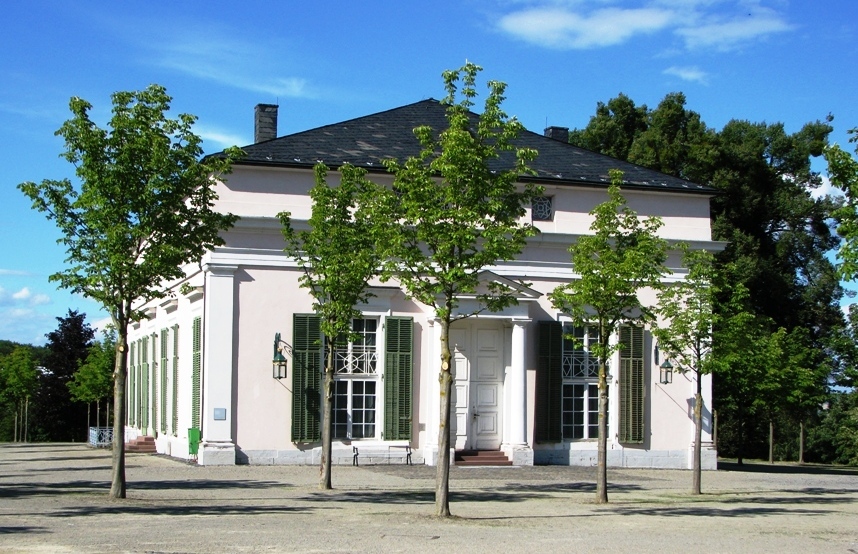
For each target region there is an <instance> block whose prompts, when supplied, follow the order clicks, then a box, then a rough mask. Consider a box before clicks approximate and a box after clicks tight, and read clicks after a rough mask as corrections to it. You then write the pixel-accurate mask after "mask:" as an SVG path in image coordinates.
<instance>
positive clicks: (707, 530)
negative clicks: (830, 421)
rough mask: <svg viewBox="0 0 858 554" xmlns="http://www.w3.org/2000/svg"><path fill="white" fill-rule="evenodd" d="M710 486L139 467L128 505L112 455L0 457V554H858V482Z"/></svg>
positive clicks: (814, 471) (752, 476)
mask: <svg viewBox="0 0 858 554" xmlns="http://www.w3.org/2000/svg"><path fill="white" fill-rule="evenodd" d="M721 467H722V469H720V470H719V471H717V472H705V473H704V475H703V489H704V494H703V495H702V496H692V495H690V494H689V493H688V490H689V489H690V486H691V473H690V472H688V471H672V470H628V469H624V470H611V471H609V472H608V481H609V495H610V504H608V505H597V504H594V503H593V498H594V496H595V486H594V482H595V471H594V469H593V468H577V467H558V466H550V467H545V466H543V467H523V468H456V467H454V468H452V470H451V482H450V490H451V491H452V492H451V510H452V512H453V513H454V515H455V517H453V518H449V519H445V520H440V519H437V518H435V517H432V516H431V514H432V513H433V511H434V494H433V490H434V476H435V469H434V468H431V467H426V466H404V465H381V466H362V467H351V466H336V467H334V468H333V479H334V487H336V488H335V490H333V491H324V492H323V491H319V490H318V489H317V480H318V469H317V468H315V467H304V466H230V467H200V466H196V465H192V464H187V463H185V462H182V461H177V460H174V459H171V458H166V457H162V456H149V455H142V454H129V455H128V457H127V477H128V498H127V499H125V500H122V501H111V500H108V498H107V491H108V489H109V479H110V453H109V452H108V451H105V450H93V449H90V448H88V447H86V446H83V445H80V444H27V445H21V444H0V552H87V553H99V552H174V553H176V552H188V553H190V552H200V553H206V554H211V553H218V552H421V553H423V552H440V551H448V552H450V551H453V552H455V551H464V550H470V551H473V552H483V551H497V550H500V549H502V550H509V549H520V550H532V551H534V552H611V553H614V554H616V553H618V552H665V553H672V552H680V551H695V552H778V553H787V552H802V553H804V554H817V553H823V552H826V553H827V552H835V553H836V552H851V553H855V554H858V517H856V516H858V471H855V470H847V469H832V468H823V467H815V466H789V465H775V466H769V465H767V464H746V465H745V466H743V467H741V468H740V467H738V466H736V465H735V464H730V463H722V464H721Z"/></svg>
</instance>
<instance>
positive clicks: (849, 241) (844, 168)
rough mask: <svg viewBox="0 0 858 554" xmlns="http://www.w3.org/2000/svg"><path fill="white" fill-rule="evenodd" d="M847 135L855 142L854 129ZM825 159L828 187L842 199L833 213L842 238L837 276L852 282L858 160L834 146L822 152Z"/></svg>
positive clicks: (857, 270)
mask: <svg viewBox="0 0 858 554" xmlns="http://www.w3.org/2000/svg"><path fill="white" fill-rule="evenodd" d="M849 134H850V135H851V136H850V137H849V142H852V143H858V127H856V128H854V129H850V130H849ZM855 151H856V152H858V147H856V150H855ZM825 160H826V161H827V162H828V176H829V179H831V184H832V185H834V186H836V187H837V188H839V189H840V190H842V191H843V194H844V195H845V196H846V201H845V203H844V204H843V206H841V207H840V208H839V209H838V210H836V211H835V212H834V216H835V217H836V218H837V221H838V223H839V226H838V228H837V232H838V233H840V235H841V236H842V237H843V242H842V243H841V244H840V249H839V250H838V252H837V258H838V260H839V267H838V270H839V271H840V274H841V275H842V276H843V278H844V279H847V280H850V281H853V280H855V278H856V277H858V161H856V160H855V159H854V158H853V157H852V156H851V155H850V154H849V153H848V152H846V151H844V150H843V149H842V148H840V146H838V145H836V144H835V145H832V146H829V147H827V148H826V149H825Z"/></svg>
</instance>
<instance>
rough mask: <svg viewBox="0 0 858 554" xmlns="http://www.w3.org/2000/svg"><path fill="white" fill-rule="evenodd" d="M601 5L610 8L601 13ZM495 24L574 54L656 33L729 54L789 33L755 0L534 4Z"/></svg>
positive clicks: (556, 0)
mask: <svg viewBox="0 0 858 554" xmlns="http://www.w3.org/2000/svg"><path fill="white" fill-rule="evenodd" d="M606 3H610V4H612V5H611V6H610V7H605V4H606ZM514 4H516V9H515V11H512V12H510V13H507V14H506V15H504V16H502V17H501V18H500V19H499V21H498V27H499V28H500V29H501V30H502V31H503V32H505V33H507V34H509V35H511V36H514V37H516V38H519V39H522V40H524V41H526V42H530V43H532V44H536V45H538V46H542V47H545V48H553V49H560V50H578V49H589V48H600V47H605V46H612V45H616V44H622V43H625V42H628V41H630V40H632V39H634V38H635V37H637V36H639V35H644V34H653V33H657V32H664V33H671V34H673V35H675V36H677V37H678V38H679V39H680V40H681V41H682V43H683V44H684V45H685V47H686V48H688V49H714V50H721V51H723V50H730V49H734V48H738V47H741V46H743V45H744V44H747V43H749V42H752V41H755V40H758V39H762V38H765V37H767V36H769V35H772V34H774V33H781V32H785V31H789V30H792V29H793V28H794V26H793V25H791V24H789V23H788V22H787V21H786V19H785V18H784V16H783V15H782V14H781V13H779V12H777V11H775V10H773V9H770V8H766V7H762V6H761V5H760V1H759V0H638V1H633V0H617V1H615V2H595V3H594V2H590V3H585V2H576V1H574V0H567V1H562V0H536V1H534V2H529V3H527V7H524V8H521V7H520V6H518V5H517V4H519V3H514Z"/></svg>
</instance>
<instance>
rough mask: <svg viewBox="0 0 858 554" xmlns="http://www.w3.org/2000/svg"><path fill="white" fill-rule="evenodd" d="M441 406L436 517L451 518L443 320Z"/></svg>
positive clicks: (448, 377) (448, 375)
mask: <svg viewBox="0 0 858 554" xmlns="http://www.w3.org/2000/svg"><path fill="white" fill-rule="evenodd" d="M440 325H441V373H440V374H439V376H438V382H439V383H440V385H441V399H440V400H441V404H440V414H439V418H438V419H439V425H438V462H437V464H438V466H437V473H436V476H435V515H436V516H441V517H449V516H450V400H451V397H452V395H453V374H452V372H451V371H450V363H451V361H452V355H451V354H450V322H449V321H446V320H441V323H440Z"/></svg>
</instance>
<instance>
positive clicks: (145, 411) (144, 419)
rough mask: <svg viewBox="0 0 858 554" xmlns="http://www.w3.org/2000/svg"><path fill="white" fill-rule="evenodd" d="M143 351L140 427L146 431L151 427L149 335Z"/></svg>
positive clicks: (143, 344) (145, 339) (144, 340)
mask: <svg viewBox="0 0 858 554" xmlns="http://www.w3.org/2000/svg"><path fill="white" fill-rule="evenodd" d="M142 340H143V343H142V347H141V352H142V353H143V363H142V365H141V369H140V372H141V375H142V377H143V378H142V379H141V380H140V393H141V395H142V398H141V399H140V410H141V411H140V428H141V429H142V430H143V431H144V432H145V431H146V429H147V428H148V427H149V337H143V339H142Z"/></svg>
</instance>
